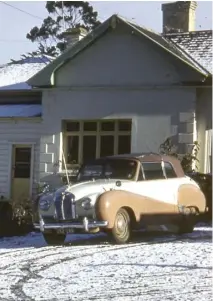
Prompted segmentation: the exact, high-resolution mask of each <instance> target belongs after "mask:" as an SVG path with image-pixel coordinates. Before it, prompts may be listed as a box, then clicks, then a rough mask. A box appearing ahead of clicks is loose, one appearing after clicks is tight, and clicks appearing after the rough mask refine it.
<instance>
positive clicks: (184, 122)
mask: <svg viewBox="0 0 213 301" xmlns="http://www.w3.org/2000/svg"><path fill="white" fill-rule="evenodd" d="M195 4H196V3H194V2H191V1H178V2H175V3H168V4H163V6H162V10H163V22H164V24H163V33H162V34H158V33H156V32H154V31H152V30H150V29H146V28H144V27H141V26H138V25H137V24H134V23H132V22H131V21H128V20H127V19H125V18H123V17H120V16H118V15H113V16H111V17H110V18H109V19H108V20H106V21H105V22H104V23H102V24H101V25H100V26H99V27H97V28H96V29H95V30H94V31H92V32H91V33H88V34H87V33H86V32H85V30H82V29H81V28H79V29H75V30H69V31H67V32H66V35H65V37H66V38H67V40H68V41H69V43H70V45H69V47H68V48H67V49H66V50H65V51H64V52H63V53H62V54H61V55H60V56H59V57H57V58H56V59H55V60H53V61H51V62H50V63H49V64H47V65H46V66H45V67H44V68H42V69H41V70H40V71H39V72H38V73H36V74H35V75H33V76H32V77H31V78H30V79H28V80H27V84H28V85H29V86H31V87H33V89H32V91H31V92H34V93H42V101H41V103H42V118H41V119H40V122H39V128H38V130H37V129H36V133H39V134H38V136H35V137H34V136H33V135H30V132H32V133H34V130H33V129H32V130H31V129H30V128H29V132H28V133H29V135H30V137H31V140H30V141H29V140H26V141H21V145H26V146H27V147H29V146H30V147H31V148H30V149H31V158H35V153H36V158H37V159H36V160H37V161H38V160H39V167H36V168H35V164H37V163H35V162H34V161H33V160H32V161H31V174H30V177H28V179H29V181H30V183H31V186H30V187H31V190H30V192H32V191H33V187H34V186H33V183H34V182H35V180H37V181H38V180H41V181H44V180H47V179H48V180H49V181H51V179H53V175H56V174H60V173H63V172H64V170H65V169H66V168H67V169H68V170H69V169H72V168H73V167H75V166H77V165H78V164H80V163H82V162H84V161H86V160H88V159H90V158H94V157H100V156H105V155H111V154H118V153H128V152H147V151H148V152H149V151H152V152H158V150H159V146H160V144H161V143H162V142H164V141H165V139H166V138H168V137H172V138H173V141H174V142H175V143H177V144H178V147H179V150H178V151H179V153H181V154H184V153H185V152H186V151H187V150H189V149H190V148H191V146H192V145H193V142H194V141H196V140H197V139H198V140H199V141H200V142H201V143H200V144H201V151H200V154H199V156H200V157H199V159H200V165H199V170H200V171H205V172H209V171H210V165H211V164H210V162H211V134H210V133H211V131H212V115H211V94H212V70H211V67H210V66H211V64H212V31H202V32H201V31H200V32H195V31H194V27H195V24H194V20H195V18H194V16H195V9H196V5H195ZM177 16H178V18H177ZM34 120H35V119H34ZM0 126H1V125H0ZM26 126H27V127H28V125H27V124H26ZM15 127H16V125H15V124H14V129H15ZM7 137H8V136H5V138H4V139H5V143H7V142H6V141H7V140H8V138H7ZM0 139H1V138H0ZM16 139H18V140H19V135H14V138H13V143H12V144H10V145H15V144H18V143H19V141H18V140H17V141H16ZM24 140H25V139H24ZM38 140H39V142H40V143H39V142H38ZM39 144H40V145H39ZM0 145H1V140H0ZM34 145H36V146H35V147H34ZM38 145H39V153H38V148H37V146H38ZM11 150H12V146H11V149H10V151H8V148H7V152H8V154H9V157H10V158H11ZM24 157H25V158H26V156H24ZM38 158H39V159H38ZM4 160H5V162H6V161H7V162H9V161H10V160H9V159H8V160H6V157H5V159H4ZM37 161H36V162H37ZM7 166H8V164H7ZM8 170H9V173H10V175H11V165H10V167H8V169H7V172H8ZM32 170H33V175H32ZM5 172H6V170H5ZM1 174H2V175H1V177H3V175H4V172H1ZM28 176H29V174H28ZM0 179H1V178H0ZM5 179H7V181H8V182H7V185H10V184H9V183H10V182H9V181H10V179H11V176H9V177H6V178H5ZM0 185H1V182H0ZM20 185H21V182H20ZM7 187H11V185H10V186H7ZM5 191H7V192H8V191H9V190H8V188H7V189H6V190H5ZM28 191H29V190H28Z"/></svg>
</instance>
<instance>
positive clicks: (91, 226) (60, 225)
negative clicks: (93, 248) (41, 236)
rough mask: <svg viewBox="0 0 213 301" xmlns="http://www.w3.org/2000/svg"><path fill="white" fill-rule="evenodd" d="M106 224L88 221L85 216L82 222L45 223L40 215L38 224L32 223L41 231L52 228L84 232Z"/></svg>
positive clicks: (106, 223) (104, 222) (105, 222)
mask: <svg viewBox="0 0 213 301" xmlns="http://www.w3.org/2000/svg"><path fill="white" fill-rule="evenodd" d="M107 225H108V222H107V221H93V222H89V220H88V218H87V217H84V219H83V222H82V223H80V222H71V223H69V222H67V223H50V224H45V223H44V221H43V219H42V217H41V216H40V222H39V224H33V226H34V228H35V229H39V230H40V231H41V232H44V231H45V230H51V229H52V230H54V229H72V228H73V229H83V230H84V231H85V232H88V231H89V229H94V228H102V227H106V226H107Z"/></svg>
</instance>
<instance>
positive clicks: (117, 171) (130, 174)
mask: <svg viewBox="0 0 213 301" xmlns="http://www.w3.org/2000/svg"><path fill="white" fill-rule="evenodd" d="M136 168H137V162H136V161H134V160H129V159H128V160H127V159H105V160H101V159H97V160H94V161H93V162H90V163H88V164H85V165H83V166H82V167H81V169H80V170H79V174H78V177H77V182H82V181H90V180H93V179H120V180H132V179H133V178H134V176H135V173H136Z"/></svg>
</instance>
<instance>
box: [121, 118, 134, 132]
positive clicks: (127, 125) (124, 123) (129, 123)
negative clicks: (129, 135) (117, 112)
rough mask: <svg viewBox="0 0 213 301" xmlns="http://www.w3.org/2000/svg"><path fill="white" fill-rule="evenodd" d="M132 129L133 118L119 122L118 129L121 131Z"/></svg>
mask: <svg viewBox="0 0 213 301" xmlns="http://www.w3.org/2000/svg"><path fill="white" fill-rule="evenodd" d="M131 129H132V121H131V120H120V121H119V122H118V130H119V131H131Z"/></svg>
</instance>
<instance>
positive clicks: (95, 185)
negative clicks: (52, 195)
mask: <svg viewBox="0 0 213 301" xmlns="http://www.w3.org/2000/svg"><path fill="white" fill-rule="evenodd" d="M117 181H118V180H112V179H109V180H108V179H106V180H94V181H87V182H80V183H76V184H71V185H67V186H64V187H61V188H60V189H58V190H57V191H56V194H57V193H62V192H65V191H68V192H70V193H72V194H74V196H75V200H76V201H77V200H79V199H81V198H83V197H86V196H89V195H93V194H100V193H103V192H104V191H108V190H110V189H124V188H125V187H126V186H127V184H128V183H130V182H131V181H129V180H120V181H121V183H122V186H121V187H118V186H116V182H117Z"/></svg>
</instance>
